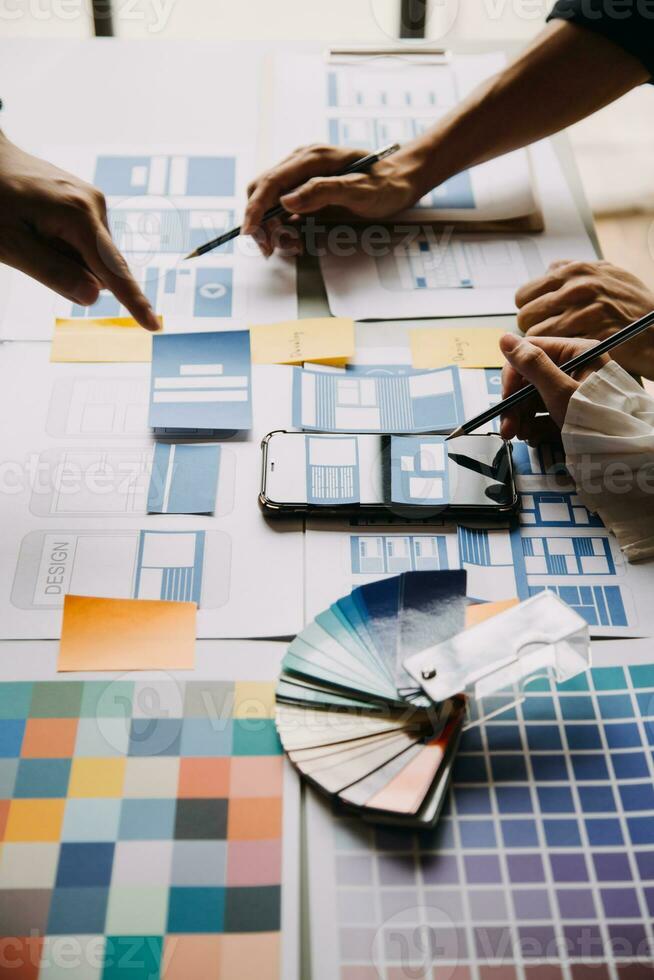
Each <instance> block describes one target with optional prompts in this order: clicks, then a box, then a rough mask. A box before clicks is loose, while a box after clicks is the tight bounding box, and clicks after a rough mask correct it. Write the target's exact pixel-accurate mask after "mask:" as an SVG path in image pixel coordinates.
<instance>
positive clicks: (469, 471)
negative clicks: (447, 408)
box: [259, 430, 518, 521]
mask: <svg viewBox="0 0 654 980" xmlns="http://www.w3.org/2000/svg"><path fill="white" fill-rule="evenodd" d="M261 448H262V477H261V493H260V495H259V503H260V504H261V507H262V508H263V510H264V511H265V513H267V514H269V515H271V516H274V515H280V516H281V515H289V514H302V515H307V516H309V515H311V516H320V515H323V516H327V515H339V516H341V517H345V516H350V515H360V516H361V515H363V514H366V515H368V516H371V517H372V516H379V517H392V518H395V519H404V520H420V521H425V520H429V519H431V518H434V519H438V520H442V519H443V517H452V518H456V517H478V518H481V519H487V518H488V519H498V520H499V519H503V518H506V517H507V516H509V515H510V514H511V513H512V512H513V511H514V510H515V509H516V508H517V505H518V495H517V492H516V488H515V481H514V475H513V462H512V455H511V445H510V443H508V442H506V441H505V440H504V439H502V438H501V436H499V435H495V434H494V433H490V434H485V435H476V434H475V435H464V436H458V437H457V438H455V439H450V440H445V438H444V437H443V436H431V435H424V434H420V435H411V436H379V435H371V434H359V435H352V434H337V433H324V434H323V433H309V432H286V431H282V430H279V431H276V432H271V433H269V434H268V435H267V436H266V437H265V439H264V440H263V442H262V444H261Z"/></svg>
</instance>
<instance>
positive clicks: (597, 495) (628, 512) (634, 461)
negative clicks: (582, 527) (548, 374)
mask: <svg viewBox="0 0 654 980" xmlns="http://www.w3.org/2000/svg"><path fill="white" fill-rule="evenodd" d="M561 435H562V438H563V446H564V448H565V453H566V465H567V467H568V469H569V471H570V473H571V475H572V477H573V478H574V481H575V483H576V485H577V491H578V493H579V496H580V497H581V499H582V500H583V502H584V504H585V506H586V507H587V508H588V509H589V510H591V511H593V512H594V513H597V514H599V516H600V517H601V519H602V520H603V522H604V524H605V525H606V526H607V527H608V528H610V529H611V530H612V531H613V533H614V534H615V536H616V538H617V539H618V542H619V544H620V547H621V548H622V549H623V551H624V553H625V555H626V557H627V558H628V559H629V561H638V560H641V559H643V558H650V557H652V556H654V399H653V398H650V396H649V395H648V394H646V392H645V391H644V390H643V389H642V388H641V387H640V385H639V384H638V383H637V382H636V381H634V379H633V378H632V377H631V376H630V375H629V374H627V372H626V371H624V370H623V369H622V368H621V367H620V366H619V365H618V364H616V363H615V361H610V362H609V363H608V364H606V365H605V366H604V367H603V368H601V370H599V371H597V372H596V373H595V374H591V375H590V376H589V377H588V378H586V380H585V381H583V382H582V384H581V385H580V386H579V388H578V389H577V390H576V392H575V393H574V395H573V396H572V398H571V399H570V403H569V405H568V411H567V413H566V417H565V423H564V425H563V429H562V432H561Z"/></svg>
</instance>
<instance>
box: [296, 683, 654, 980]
mask: <svg viewBox="0 0 654 980" xmlns="http://www.w3.org/2000/svg"><path fill="white" fill-rule="evenodd" d="M501 706H502V699H501V698H497V697H496V698H491V699H487V701H486V702H484V704H483V706H482V707H483V709H484V710H485V711H486V712H488V711H491V710H494V709H497V708H499V707H501ZM653 749H654V666H632V667H629V668H623V667H611V668H607V667H601V668H595V669H593V670H592V671H590V672H589V673H587V674H583V675H580V676H579V677H577V678H574V679H572V680H571V681H568V682H566V683H564V684H561V685H555V684H553V683H551V682H550V681H549V680H546V679H540V680H538V681H537V682H534V683H533V684H532V685H531V686H530V687H529V689H528V691H527V694H526V698H525V701H524V703H523V704H521V705H519V706H518V707H513V708H511V709H510V710H508V711H507V712H505V713H503V714H502V715H500V716H498V717H497V718H495V719H493V720H492V721H488V722H486V723H485V724H484V725H482V726H480V727H478V728H473V729H471V730H470V731H469V732H467V733H466V734H465V735H464V736H463V740H462V744H461V748H460V752H459V755H458V758H457V761H456V763H455V768H454V775H453V789H452V791H451V793H450V797H449V801H448V803H447V805H446V808H445V811H444V813H443V816H442V818H441V820H440V823H439V825H438V826H437V828H436V829H434V830H433V831H428V832H427V831H424V832H419V833H410V832H407V831H405V830H398V829H397V828H392V827H388V828H384V827H377V828H374V827H366V826H365V825H363V824H362V823H361V821H359V820H356V819H351V818H349V817H346V816H343V815H339V816H337V818H336V819H333V820H331V819H330V823H329V826H330V827H331V829H332V833H331V834H325V827H324V826H321V827H320V831H321V835H322V836H321V840H320V841H318V840H312V832H313V830H314V827H315V825H312V823H311V821H310V823H309V849H308V851H309V854H311V853H312V850H313V849H314V848H316V847H318V846H320V847H326V846H328V843H327V841H328V839H330V838H331V840H332V846H333V862H334V868H335V888H336V892H335V901H336V907H335V908H334V909H333V910H331V911H332V913H333V917H334V920H335V925H334V930H335V935H334V944H335V946H336V947H337V949H338V964H339V974H338V976H339V980H373V977H374V978H377V977H380V978H383V980H409V978H410V977H411V978H415V977H420V978H423V977H429V978H430V980H441V978H445V977H447V978H448V980H645V978H646V977H648V976H651V975H652V971H653V970H654V931H653V923H652V919H653V917H654V788H653V783H654V762H653V759H652V753H653ZM316 870H318V863H317V862H316ZM316 887H318V888H320V887H322V884H321V882H320V881H318V882H316ZM326 912H327V910H326V909H324V910H323V914H325V913H326ZM373 971H375V972H373ZM421 971H422V972H421Z"/></svg>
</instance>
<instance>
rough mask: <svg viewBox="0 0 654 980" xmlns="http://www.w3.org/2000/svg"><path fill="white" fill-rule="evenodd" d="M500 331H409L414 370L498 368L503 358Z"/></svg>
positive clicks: (483, 329) (484, 329) (465, 329)
mask: <svg viewBox="0 0 654 980" xmlns="http://www.w3.org/2000/svg"><path fill="white" fill-rule="evenodd" d="M505 333H506V330H502V329H500V328H499V327H433V328H432V327H426V328H425V329H422V330H421V329H418V330H410V331H409V339H410V343H411V360H412V363H413V366H414V368H440V367H446V366H447V365H448V364H456V365H458V367H464V368H485V367H501V366H502V364H503V363H504V357H503V356H502V352H501V351H500V347H499V343H500V337H502V336H504V334H505Z"/></svg>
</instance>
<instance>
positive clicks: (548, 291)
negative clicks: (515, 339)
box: [515, 261, 654, 378]
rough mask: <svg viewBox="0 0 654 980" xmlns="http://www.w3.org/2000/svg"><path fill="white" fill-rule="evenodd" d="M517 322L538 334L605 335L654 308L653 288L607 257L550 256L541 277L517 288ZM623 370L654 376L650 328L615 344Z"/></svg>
mask: <svg viewBox="0 0 654 980" xmlns="http://www.w3.org/2000/svg"><path fill="white" fill-rule="evenodd" d="M515 301H516V305H517V306H518V326H519V327H520V329H521V330H522V331H523V332H524V333H526V335H527V336H528V337H529V338H530V339H531V338H533V337H536V336H552V335H556V336H559V337H587V338H589V339H591V340H605V339H606V338H607V337H610V336H612V335H613V334H614V333H616V332H617V331H618V330H620V329H621V328H622V327H626V326H627V324H629V323H632V322H633V321H634V320H637V319H638V318H639V317H641V316H644V315H645V313H649V312H650V310H654V293H653V292H652V291H651V290H650V289H648V288H647V286H646V285H645V284H644V283H643V282H641V280H640V279H638V278H637V277H636V276H634V275H632V274H631V273H630V272H627V271H626V269H620V268H619V267H618V266H616V265H613V264H612V263H611V262H563V261H562V262H553V263H552V264H551V265H550V267H549V271H548V274H547V275H546V276H545V277H544V278H542V279H535V280H534V281H533V282H529V283H527V284H526V285H525V286H522V288H521V289H519V290H518V292H517V293H516V298H515ZM612 356H613V357H614V358H615V360H616V361H617V362H618V363H619V364H621V365H622V366H623V367H624V368H625V369H626V370H627V371H631V372H632V373H634V374H644V375H645V376H646V377H648V378H654V330H646V331H645V332H644V333H642V334H641V335H640V336H639V337H635V338H634V339H633V340H630V341H628V342H627V343H626V344H623V345H622V346H621V347H618V348H616V350H615V352H614V354H613V355H612Z"/></svg>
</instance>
